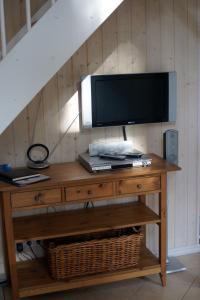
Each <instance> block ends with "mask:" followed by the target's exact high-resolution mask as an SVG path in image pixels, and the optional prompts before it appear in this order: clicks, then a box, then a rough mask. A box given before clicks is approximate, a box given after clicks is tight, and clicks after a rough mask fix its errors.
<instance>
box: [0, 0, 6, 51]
mask: <svg viewBox="0 0 200 300" xmlns="http://www.w3.org/2000/svg"><path fill="white" fill-rule="evenodd" d="M0 27H1V47H2V57H5V56H6V53H7V49H6V48H7V47H6V27H5V11H4V0H0Z"/></svg>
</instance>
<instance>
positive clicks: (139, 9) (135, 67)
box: [127, 0, 147, 153]
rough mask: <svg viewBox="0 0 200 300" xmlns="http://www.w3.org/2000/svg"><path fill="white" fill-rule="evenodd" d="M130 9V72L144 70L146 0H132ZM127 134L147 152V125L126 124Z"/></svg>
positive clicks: (137, 145)
mask: <svg viewBox="0 0 200 300" xmlns="http://www.w3.org/2000/svg"><path fill="white" fill-rule="evenodd" d="M130 11H131V44H132V72H133V73H140V72H145V71H146V57H147V53H146V1H145V0H132V1H131V2H130ZM127 129H128V130H127V132H128V136H129V137H130V138H131V139H132V141H133V144H134V148H136V149H138V150H140V151H142V152H144V153H146V152H147V125H134V126H128V128H127Z"/></svg>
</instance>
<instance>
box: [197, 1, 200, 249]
mask: <svg viewBox="0 0 200 300" xmlns="http://www.w3.org/2000/svg"><path fill="white" fill-rule="evenodd" d="M197 43H198V44H197V51H198V53H197V55H198V58H197V68H198V76H197V85H198V91H197V97H198V99H200V89H199V86H200V72H199V70H200V1H199V0H198V1H197ZM197 115H198V119H197V127H198V132H200V101H198V105H197ZM197 142H198V144H197V181H198V183H199V182H200V139H199V136H198V141H197ZM197 195H200V185H199V184H198V185H197ZM197 211H198V216H199V217H198V218H199V220H198V224H197V232H198V236H197V244H198V245H199V244H200V243H199V237H200V197H199V196H198V198H197Z"/></svg>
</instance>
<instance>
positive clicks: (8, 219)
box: [2, 193, 20, 300]
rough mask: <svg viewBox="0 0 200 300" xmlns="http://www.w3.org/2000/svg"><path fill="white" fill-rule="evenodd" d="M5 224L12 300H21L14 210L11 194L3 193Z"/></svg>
mask: <svg viewBox="0 0 200 300" xmlns="http://www.w3.org/2000/svg"><path fill="white" fill-rule="evenodd" d="M2 201H3V205H2V207H3V224H4V234H5V241H6V250H7V258H8V267H9V273H10V281H11V287H12V300H19V299H20V298H19V292H18V278H17V268H16V252H15V241H14V233H13V219H12V208H11V202H10V193H3V195H2Z"/></svg>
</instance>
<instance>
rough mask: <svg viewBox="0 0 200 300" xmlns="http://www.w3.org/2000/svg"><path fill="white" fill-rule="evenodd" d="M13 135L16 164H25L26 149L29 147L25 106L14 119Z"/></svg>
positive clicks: (18, 165)
mask: <svg viewBox="0 0 200 300" xmlns="http://www.w3.org/2000/svg"><path fill="white" fill-rule="evenodd" d="M13 135H14V149H15V161H16V166H17V167H20V166H25V165H26V163H27V158H26V151H27V149H28V147H29V139H28V113H27V108H25V109H24V110H23V111H22V112H21V113H20V114H19V115H18V116H17V118H16V119H15V121H14V123H13Z"/></svg>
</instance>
